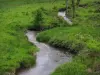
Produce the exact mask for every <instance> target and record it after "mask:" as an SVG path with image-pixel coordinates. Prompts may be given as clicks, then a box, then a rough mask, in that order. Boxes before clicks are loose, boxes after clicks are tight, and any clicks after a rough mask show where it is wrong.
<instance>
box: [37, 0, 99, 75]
mask: <svg viewBox="0 0 100 75" xmlns="http://www.w3.org/2000/svg"><path fill="white" fill-rule="evenodd" d="M99 2H100V1H99V0H87V1H85V0H82V1H81V5H84V4H86V6H85V7H78V8H76V14H77V16H76V18H75V19H74V20H73V22H74V24H73V26H69V27H57V28H54V29H50V30H46V31H43V32H41V33H39V34H38V36H37V40H39V41H41V42H46V43H49V44H51V45H53V46H56V47H61V48H66V51H71V52H75V53H78V54H77V55H76V56H75V57H74V58H73V61H72V62H71V63H66V64H64V65H62V66H60V67H58V68H57V69H56V70H55V72H53V73H52V75H91V74H92V75H99V74H100V67H99V66H100V56H99V55H100V21H99V20H100V12H99V11H97V10H98V9H99V8H100V3H99Z"/></svg>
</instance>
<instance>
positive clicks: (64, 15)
mask: <svg viewBox="0 0 100 75" xmlns="http://www.w3.org/2000/svg"><path fill="white" fill-rule="evenodd" d="M58 16H59V17H63V19H64V20H65V21H66V22H67V23H68V24H69V25H72V24H73V23H72V21H71V20H70V19H69V18H68V17H66V12H65V11H60V12H58Z"/></svg>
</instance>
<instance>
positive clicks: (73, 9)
mask: <svg viewBox="0 0 100 75" xmlns="http://www.w3.org/2000/svg"><path fill="white" fill-rule="evenodd" d="M72 12H73V16H72V17H73V18H75V0H72Z"/></svg>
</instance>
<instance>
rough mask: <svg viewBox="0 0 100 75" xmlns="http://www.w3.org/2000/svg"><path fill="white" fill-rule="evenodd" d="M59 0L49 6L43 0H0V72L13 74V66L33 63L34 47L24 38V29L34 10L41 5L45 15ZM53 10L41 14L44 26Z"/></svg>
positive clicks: (30, 24) (28, 25) (30, 23)
mask: <svg viewBox="0 0 100 75" xmlns="http://www.w3.org/2000/svg"><path fill="white" fill-rule="evenodd" d="M60 3H62V5H60ZM63 3H64V2H63V1H60V2H59V1H58V2H57V4H56V3H54V4H53V5H52V3H50V1H47V0H41V2H40V1H38V0H0V75H8V74H10V75H13V74H14V73H15V71H16V69H18V68H20V67H30V66H31V65H34V64H35V56H34V55H33V54H34V53H35V52H36V51H37V48H36V47H35V46H33V45H32V44H31V43H29V42H28V41H27V38H26V36H25V32H26V30H27V29H28V28H29V27H30V26H32V25H33V20H34V15H35V13H36V10H37V9H39V8H41V7H43V8H45V9H46V11H47V15H48V14H49V13H50V12H52V11H54V10H53V7H54V6H58V5H59V6H58V7H60V6H63ZM49 9H50V10H49ZM56 12H57V11H55V12H54V13H53V14H49V16H48V17H47V15H45V14H44V16H45V19H47V20H46V21H45V25H48V23H49V22H52V17H53V16H54V15H55V14H56ZM50 15H51V16H50ZM55 16H57V15H55ZM49 24H50V23H49ZM45 25H44V26H45Z"/></svg>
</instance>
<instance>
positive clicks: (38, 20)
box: [33, 9, 44, 30]
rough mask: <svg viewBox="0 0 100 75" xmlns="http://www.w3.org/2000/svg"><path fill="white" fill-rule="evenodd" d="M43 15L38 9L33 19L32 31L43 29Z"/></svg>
mask: <svg viewBox="0 0 100 75" xmlns="http://www.w3.org/2000/svg"><path fill="white" fill-rule="evenodd" d="M43 23H44V22H43V14H42V10H41V9H38V10H37V12H36V15H35V19H34V24H33V25H34V27H33V29H34V30H42V27H43Z"/></svg>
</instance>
